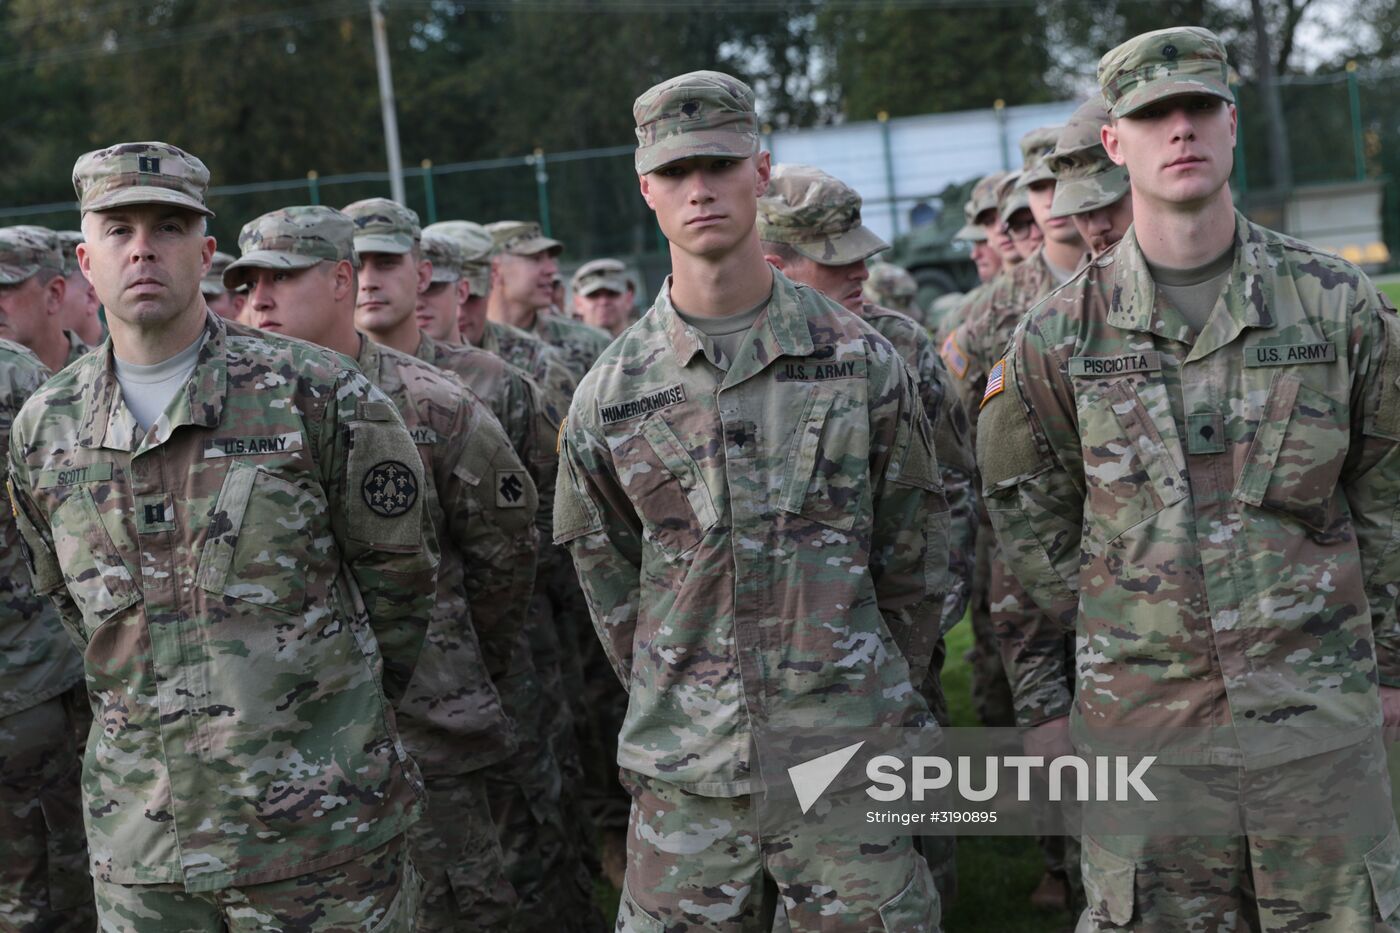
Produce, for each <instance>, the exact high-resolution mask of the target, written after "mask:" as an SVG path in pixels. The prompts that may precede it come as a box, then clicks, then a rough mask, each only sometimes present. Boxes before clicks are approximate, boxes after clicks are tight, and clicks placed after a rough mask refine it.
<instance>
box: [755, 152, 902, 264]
mask: <svg viewBox="0 0 1400 933" xmlns="http://www.w3.org/2000/svg"><path fill="white" fill-rule="evenodd" d="M860 205H861V199H860V195H859V194H857V193H856V191H855V189H854V188H852V187H850V186H849V185H847V184H846V183H845V182H843V181H840V180H839V179H836V178H833V177H831V176H830V175H828V174H827V173H826V172H823V171H822V170H821V169H819V168H814V167H812V166H810V165H775V166H773V174H772V178H771V180H770V181H769V184H768V193H767V194H765V195H764V196H763V197H761V198H759V199H758V238H759V239H760V240H766V241H768V242H770V243H783V244H785V245H787V246H790V247H792V248H793V249H795V250H796V251H797V252H798V253H800V254H802V255H803V256H806V257H807V258H808V259H810V260H812V261H813V262H817V263H820V264H822V265H824V266H844V265H846V264H848V263H852V262H859V261H861V260H863V259H869V258H870V257H871V256H873V255H875V254H876V253H878V252H880V251H881V250H886V249H889V248H890V245H889V244H888V243H886V242H885V241H884V240H882V239H880V238H879V237H878V236H876V235H875V234H874V233H873V232H871V230H870V228H868V227H866V226H865V224H863V223H861V219H860Z"/></svg>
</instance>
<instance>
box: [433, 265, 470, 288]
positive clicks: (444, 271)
mask: <svg viewBox="0 0 1400 933" xmlns="http://www.w3.org/2000/svg"><path fill="white" fill-rule="evenodd" d="M428 281H429V282H431V283H433V284H437V283H438V282H460V281H462V273H461V272H459V271H458V270H456V269H453V268H452V267H451V266H433V274H432V277H431V278H430V279H428Z"/></svg>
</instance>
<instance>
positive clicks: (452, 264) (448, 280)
mask: <svg viewBox="0 0 1400 933" xmlns="http://www.w3.org/2000/svg"><path fill="white" fill-rule="evenodd" d="M422 244H423V258H424V259H426V260H427V261H428V265H430V266H431V267H432V273H431V274H430V276H429V278H428V287H427V288H425V289H423V290H422V291H421V292H419V293H418V305H417V307H416V308H415V309H414V316H415V318H416V319H417V323H418V329H419V330H421V331H422V332H423V333H425V334H427V335H428V336H429V337H431V338H432V339H433V340H434V341H435V342H437V343H445V344H448V345H449V346H457V345H459V344H461V343H462V342H463V341H462V330H461V328H460V327H458V325H457V312H458V309H460V308H461V306H462V303H463V302H465V301H466V300H467V296H468V295H469V294H470V292H469V289H470V287H471V285H470V283H469V282H468V281H467V278H466V276H464V275H463V274H462V262H463V258H462V248H461V247H460V246H459V245H458V244H457V241H456V240H454V239H452V238H451V237H446V236H442V235H440V234H435V233H427V232H424V233H423V240H422Z"/></svg>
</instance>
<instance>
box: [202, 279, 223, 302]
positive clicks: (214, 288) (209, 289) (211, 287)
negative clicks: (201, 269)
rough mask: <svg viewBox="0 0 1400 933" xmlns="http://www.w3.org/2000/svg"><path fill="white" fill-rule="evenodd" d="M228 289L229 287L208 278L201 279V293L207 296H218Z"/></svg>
mask: <svg viewBox="0 0 1400 933" xmlns="http://www.w3.org/2000/svg"><path fill="white" fill-rule="evenodd" d="M227 291H228V289H227V288H225V287H224V286H223V285H221V284H220V283H218V282H211V281H209V280H208V279H200V281H199V293H200V294H201V295H203V296H204V297H205V298H218V297H219V296H220V295H222V294H225V293H226V292H227Z"/></svg>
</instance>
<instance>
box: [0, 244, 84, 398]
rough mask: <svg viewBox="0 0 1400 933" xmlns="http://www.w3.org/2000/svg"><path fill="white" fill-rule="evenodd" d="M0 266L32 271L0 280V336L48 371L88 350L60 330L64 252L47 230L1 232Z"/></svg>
mask: <svg viewBox="0 0 1400 933" xmlns="http://www.w3.org/2000/svg"><path fill="white" fill-rule="evenodd" d="M0 264H3V265H6V266H9V267H11V268H12V269H30V270H33V271H31V272H30V273H29V275H27V276H25V277H24V278H23V279H17V278H16V277H15V276H14V275H7V276H4V277H3V280H0V337H2V338H5V339H8V340H12V341H14V342H15V343H18V344H21V345H22V346H24V347H27V348H28V349H29V351H30V352H32V353H33V354H34V355H35V356H37V357H38V358H39V362H41V363H43V364H44V366H45V367H47V368H48V369H49V370H50V371H51V372H58V371H59V370H60V369H62V368H63V367H65V366H67V365H68V364H69V363H72V362H73V361H74V360H76V359H78V358H79V357H81V356H82V355H83V354H84V353H87V352H88V350H90V349H92V348H91V347H89V346H88V345H87V344H85V343H83V341H82V340H81V339H80V338H79V337H78V335H77V334H75V333H73V332H72V331H65V330H64V329H63V320H64V318H63V305H64V296H65V295H66V294H67V289H68V280H67V278H66V277H65V276H64V263H63V251H62V247H61V246H60V245H59V242H58V235H57V234H55V233H54V232H53V231H52V230H49V229H48V228H47V227H33V226H21V227H0Z"/></svg>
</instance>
